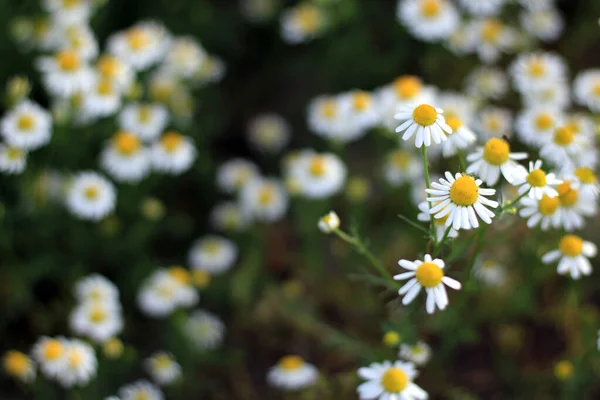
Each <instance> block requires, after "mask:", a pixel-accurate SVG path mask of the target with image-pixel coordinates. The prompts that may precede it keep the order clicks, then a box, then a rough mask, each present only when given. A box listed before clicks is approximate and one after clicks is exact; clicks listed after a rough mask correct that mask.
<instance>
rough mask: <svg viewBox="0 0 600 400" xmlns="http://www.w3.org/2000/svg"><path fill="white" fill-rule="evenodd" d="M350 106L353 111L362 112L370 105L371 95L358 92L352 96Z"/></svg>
mask: <svg viewBox="0 0 600 400" xmlns="http://www.w3.org/2000/svg"><path fill="white" fill-rule="evenodd" d="M352 105H353V106H354V109H355V110H358V111H363V110H366V109H367V108H369V106H370V105H371V95H370V94H369V93H367V92H358V93H355V94H354V96H352Z"/></svg>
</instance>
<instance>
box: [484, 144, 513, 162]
mask: <svg viewBox="0 0 600 400" xmlns="http://www.w3.org/2000/svg"><path fill="white" fill-rule="evenodd" d="M509 153H510V146H509V145H508V142H507V141H506V140H504V139H500V138H491V139H490V140H488V141H487V143H486V144H485V147H484V148H483V159H484V160H485V161H487V163H488V164H492V165H502V164H504V163H505V162H506V161H508V155H509Z"/></svg>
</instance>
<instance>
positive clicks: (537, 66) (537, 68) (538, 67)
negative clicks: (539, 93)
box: [528, 60, 546, 78]
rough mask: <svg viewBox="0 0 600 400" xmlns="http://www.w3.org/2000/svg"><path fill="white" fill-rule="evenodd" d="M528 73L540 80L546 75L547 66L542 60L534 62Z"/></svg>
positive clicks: (530, 65)
mask: <svg viewBox="0 0 600 400" xmlns="http://www.w3.org/2000/svg"><path fill="white" fill-rule="evenodd" d="M528 72H529V75H531V76H533V77H536V78H539V77H541V76H544V74H545V73H546V66H545V65H544V63H543V62H542V61H541V60H534V61H532V62H531V63H530V64H529V67H528Z"/></svg>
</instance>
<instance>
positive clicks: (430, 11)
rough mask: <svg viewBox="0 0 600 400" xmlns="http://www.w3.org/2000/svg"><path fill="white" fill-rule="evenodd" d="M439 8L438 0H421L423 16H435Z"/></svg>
mask: <svg viewBox="0 0 600 400" xmlns="http://www.w3.org/2000/svg"><path fill="white" fill-rule="evenodd" d="M440 8H441V7H440V2H439V0H424V1H422V2H421V15H422V16H424V17H425V18H433V17H437V15H438V14H439V13H440Z"/></svg>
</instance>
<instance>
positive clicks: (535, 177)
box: [527, 169, 546, 187]
mask: <svg viewBox="0 0 600 400" xmlns="http://www.w3.org/2000/svg"><path fill="white" fill-rule="evenodd" d="M527 183H529V184H530V185H531V186H533V187H544V186H546V173H545V172H544V171H542V170H541V169H534V170H533V171H531V172H530V173H529V174H528V175H527Z"/></svg>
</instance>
